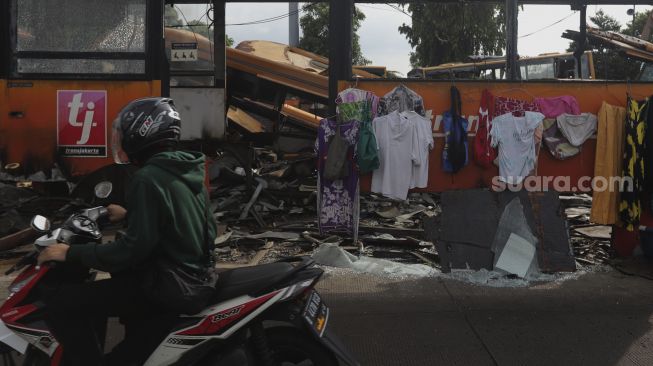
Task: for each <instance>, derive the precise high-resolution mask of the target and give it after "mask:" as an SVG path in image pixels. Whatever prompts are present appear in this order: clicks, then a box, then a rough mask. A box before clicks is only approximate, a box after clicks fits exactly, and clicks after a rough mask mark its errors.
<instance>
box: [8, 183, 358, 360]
mask: <svg viewBox="0 0 653 366" xmlns="http://www.w3.org/2000/svg"><path fill="white" fill-rule="evenodd" d="M107 191H109V192H110V191H111V187H110V183H108V182H102V183H100V184H98V186H96V195H98V197H101V196H104V197H106V196H108V194H106V192H107ZM107 216H108V211H107V209H106V208H105V207H102V206H100V207H94V208H88V209H83V210H79V211H77V212H75V213H73V214H72V215H71V216H70V217H68V219H67V220H65V221H64V222H63V224H62V225H61V226H60V227H59V228H56V229H51V223H50V221H49V220H48V219H47V218H45V217H43V216H40V215H37V216H35V217H34V218H33V220H32V222H31V226H32V228H33V229H34V230H36V231H37V232H38V233H39V234H42V236H41V237H39V238H38V239H36V241H35V243H34V247H35V250H34V251H32V252H30V253H29V254H26V255H25V256H24V257H23V258H21V259H20V260H19V261H18V262H17V263H16V264H15V265H14V266H12V267H11V268H10V269H9V270H8V271H7V272H6V273H5V274H10V273H12V272H14V271H19V270H22V272H21V273H20V274H19V275H18V276H17V277H16V279H15V280H14V281H13V282H12V283H11V285H10V286H9V295H8V297H7V299H6V301H5V302H4V303H3V304H2V306H0V348H4V351H11V350H15V351H18V352H19V353H21V354H24V361H23V365H25V366H45V365H50V366H57V365H59V364H60V363H61V359H62V354H63V348H62V346H61V345H60V344H59V343H58V342H57V339H56V338H55V337H54V335H53V334H52V333H51V331H50V330H49V329H48V326H47V324H46V322H45V320H44V319H45V314H46V312H47V306H46V305H45V304H44V303H43V301H42V299H43V296H44V294H45V293H47V291H48V290H51V289H53V288H56V287H57V286H59V285H60V284H62V283H70V282H78V283H79V282H81V281H93V280H94V279H95V272H94V271H92V270H90V269H88V268H84V267H82V266H80V265H72V264H69V263H45V264H43V265H41V266H37V262H36V260H37V257H38V254H39V252H40V250H42V249H43V248H46V247H48V246H49V245H52V244H55V243H57V242H63V243H67V244H69V245H76V244H82V243H88V242H97V243H101V242H102V232H101V230H100V224H99V223H101V222H102V221H103V220H105V219H106V217H107ZM322 274H323V271H322V270H321V269H319V268H317V267H316V266H314V262H313V261H312V259H310V257H293V258H287V259H283V260H280V261H278V262H274V263H269V264H263V265H259V266H254V267H247V268H238V269H232V270H228V271H224V272H221V273H220V275H219V279H218V283H217V285H216V290H217V291H216V294H215V296H214V298H213V299H212V301H211V302H210V305H209V306H207V307H206V308H205V309H204V310H202V311H201V312H199V313H197V314H188V315H180V316H179V317H178V318H177V321H176V324H175V325H174V326H173V327H172V331H171V332H170V333H169V334H168V335H167V336H166V337H165V338H164V339H163V340H162V341H161V343H160V344H159V346H158V347H157V348H156V349H155V350H154V351H153V353H152V354H151V355H150V357H149V358H148V359H147V361H146V362H145V364H144V365H145V366H163V365H197V366H251V365H256V366H259V365H262V366H290V365H302V366H310V365H313V366H335V365H338V364H339V363H338V360H340V361H341V362H342V364H344V365H352V366H353V365H359V363H358V362H357V361H356V360H355V359H354V357H353V356H352V355H351V354H350V353H349V352H348V351H347V349H346V348H345V347H344V345H343V344H342V342H340V340H339V339H338V338H337V337H336V336H335V335H334V334H333V332H332V331H331V330H330V328H329V326H328V325H329V321H330V311H329V308H328V307H327V305H326V304H325V303H324V301H323V300H322V297H321V296H320V294H319V293H318V292H317V291H316V290H315V288H314V287H315V285H316V283H317V282H318V281H319V280H320V278H321V276H322ZM102 332H104V330H102ZM99 336H100V337H101V339H104V338H103V337H104V334H102V335H99ZM4 360H5V363H7V362H11V363H13V361H12V359H11V358H9V357H7V354H6V353H5V355H4Z"/></svg>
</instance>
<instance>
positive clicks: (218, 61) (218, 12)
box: [213, 0, 227, 88]
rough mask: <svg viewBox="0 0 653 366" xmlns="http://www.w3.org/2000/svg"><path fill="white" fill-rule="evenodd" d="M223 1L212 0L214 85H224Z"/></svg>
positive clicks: (222, 86) (224, 34)
mask: <svg viewBox="0 0 653 366" xmlns="http://www.w3.org/2000/svg"><path fill="white" fill-rule="evenodd" d="M225 36H226V30H225V1H224V0H222V1H220V0H213V65H214V67H215V69H214V70H215V86H217V87H218V88H224V87H225V81H224V80H225V74H226V71H227V69H226V65H227V60H226V57H227V56H226V50H225Z"/></svg>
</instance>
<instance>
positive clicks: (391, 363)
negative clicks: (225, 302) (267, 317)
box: [0, 271, 653, 366]
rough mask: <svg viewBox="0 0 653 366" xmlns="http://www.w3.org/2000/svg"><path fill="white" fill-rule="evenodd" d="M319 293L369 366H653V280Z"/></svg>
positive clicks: (329, 285) (598, 278) (378, 287)
mask: <svg viewBox="0 0 653 366" xmlns="http://www.w3.org/2000/svg"><path fill="white" fill-rule="evenodd" d="M3 280H7V278H6V277H5V278H3ZM0 282H5V281H0ZM319 290H320V292H321V293H322V294H323V296H324V297H325V299H326V301H327V303H328V304H329V306H330V308H331V311H332V313H331V315H332V316H331V326H332V327H333V328H334V330H335V331H336V332H337V334H338V335H339V336H340V338H342V340H343V341H344V342H345V343H346V344H347V345H348V346H349V347H350V349H351V350H352V352H353V353H354V354H355V355H356V356H357V357H358V358H359V360H360V362H361V364H362V365H365V366H402V365H410V366H418V365H419V366H422V365H465V366H469V365H500V366H508V365H528V366H531V365H543V366H544V365H546V366H552V365H574V366H578V365H591V366H602V365H606V366H612V365H639V366H650V365H653V330H652V322H653V315H652V314H653V281H650V280H645V279H641V278H638V277H632V276H625V275H621V274H619V273H618V272H614V271H612V272H608V273H593V274H588V275H584V276H582V277H580V278H579V279H576V280H569V281H566V282H563V283H549V284H543V285H538V286H534V287H529V288H516V289H515V288H488V287H479V286H474V285H470V284H466V283H462V282H458V281H453V280H443V279H437V278H424V279H408V280H406V279H403V280H402V279H391V278H381V277H376V276H369V275H361V274H354V273H341V272H336V273H330V274H327V275H325V277H324V278H323V280H322V281H321V282H320V284H319ZM112 323H113V326H111V327H110V334H109V336H108V343H109V344H115V342H116V341H117V340H118V338H119V337H121V333H122V332H121V330H120V329H118V328H117V327H116V326H115V324H116V323H115V321H114V322H112Z"/></svg>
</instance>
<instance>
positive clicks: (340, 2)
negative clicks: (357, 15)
mask: <svg viewBox="0 0 653 366" xmlns="http://www.w3.org/2000/svg"><path fill="white" fill-rule="evenodd" d="M353 13H354V1H353V0H331V1H329V115H330V116H332V115H335V114H336V104H335V100H336V97H337V96H338V80H349V79H351V66H352V65H351V62H352V52H351V45H352V37H353V34H354V33H353V28H352V21H353Z"/></svg>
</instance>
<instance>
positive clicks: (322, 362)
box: [265, 327, 338, 366]
mask: <svg viewBox="0 0 653 366" xmlns="http://www.w3.org/2000/svg"><path fill="white" fill-rule="evenodd" d="M265 334H266V336H267V341H268V346H269V347H270V350H271V351H272V354H273V357H274V360H275V361H276V362H278V364H279V365H280V366H295V365H301V366H338V360H337V359H336V357H335V356H334V355H333V353H332V352H331V351H329V350H328V349H327V348H326V347H324V346H323V345H322V344H320V343H319V342H318V341H316V340H315V338H314V337H313V336H312V335H310V334H307V333H305V332H301V331H299V330H298V329H295V328H290V327H275V328H270V329H266V330H265Z"/></svg>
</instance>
